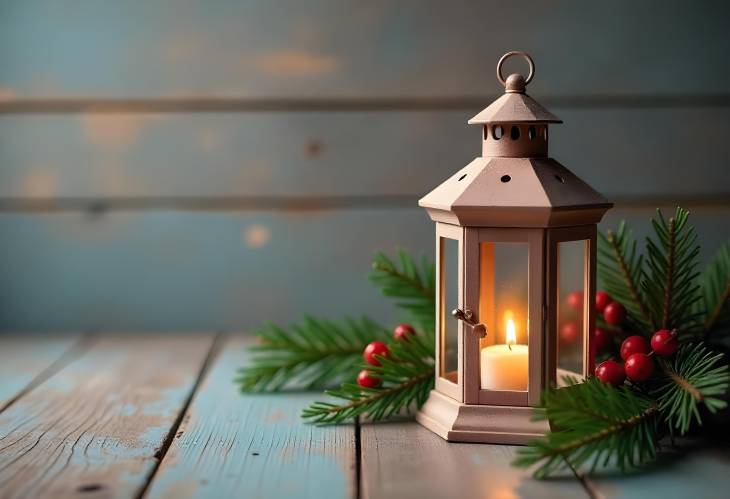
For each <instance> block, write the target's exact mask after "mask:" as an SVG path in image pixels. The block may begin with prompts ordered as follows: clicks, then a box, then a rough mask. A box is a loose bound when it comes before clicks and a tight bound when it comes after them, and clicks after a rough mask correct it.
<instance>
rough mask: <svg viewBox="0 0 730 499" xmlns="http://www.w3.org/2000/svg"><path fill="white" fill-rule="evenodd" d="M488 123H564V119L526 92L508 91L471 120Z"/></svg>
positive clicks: (480, 123)
mask: <svg viewBox="0 0 730 499" xmlns="http://www.w3.org/2000/svg"><path fill="white" fill-rule="evenodd" d="M486 123H562V120H561V119H560V118H558V117H557V116H555V115H554V114H553V113H551V112H550V111H548V110H547V109H545V108H544V107H542V106H541V105H540V104H539V103H538V102H537V101H536V100H535V99H533V98H532V97H530V96H529V95H527V94H525V93H518V92H507V93H505V94H504V95H503V96H502V97H500V98H499V99H497V100H496V101H494V102H492V103H491V104H490V105H489V106H487V108H486V109H484V110H483V111H481V112H480V113H479V114H477V115H476V116H474V117H473V118H472V119H470V120H469V124H470V125H483V124H486Z"/></svg>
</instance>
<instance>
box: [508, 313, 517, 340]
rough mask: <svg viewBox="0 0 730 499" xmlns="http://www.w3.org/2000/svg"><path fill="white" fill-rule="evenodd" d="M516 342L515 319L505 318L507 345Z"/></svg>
mask: <svg viewBox="0 0 730 499" xmlns="http://www.w3.org/2000/svg"><path fill="white" fill-rule="evenodd" d="M515 343H517V333H516V332H515V321H513V320H512V319H507V345H510V346H511V345H514V344H515Z"/></svg>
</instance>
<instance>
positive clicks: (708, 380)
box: [653, 343, 730, 434]
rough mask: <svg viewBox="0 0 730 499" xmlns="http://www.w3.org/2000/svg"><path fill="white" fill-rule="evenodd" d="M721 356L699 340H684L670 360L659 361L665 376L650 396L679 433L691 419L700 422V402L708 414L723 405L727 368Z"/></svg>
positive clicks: (728, 375) (728, 382) (729, 373)
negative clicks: (695, 342)
mask: <svg viewBox="0 0 730 499" xmlns="http://www.w3.org/2000/svg"><path fill="white" fill-rule="evenodd" d="M722 358H723V355H722V354H721V353H715V352H713V351H711V350H709V349H708V348H707V347H705V346H704V345H703V344H701V343H698V344H692V343H686V344H684V345H682V347H681V348H680V349H679V351H678V352H677V353H676V355H675V357H674V358H673V359H671V360H668V361H665V360H660V361H659V362H660V364H661V367H662V371H663V373H664V375H665V378H664V379H663V382H662V384H661V385H660V386H659V388H657V389H656V391H655V392H654V393H653V396H654V397H655V398H656V400H657V402H658V403H659V409H660V410H661V412H662V416H663V418H664V419H665V420H666V421H667V423H668V424H669V425H670V426H671V427H672V428H674V429H676V430H678V431H679V432H680V433H681V434H684V433H686V432H687V431H688V430H689V429H690V426H691V424H692V422H693V421H694V422H696V423H697V424H702V419H701V417H700V412H699V407H700V404H702V405H704V406H705V407H706V408H707V410H709V411H710V412H712V413H714V412H717V411H718V410H720V409H723V408H725V407H726V406H727V402H726V401H725V400H723V399H721V398H720V397H721V396H722V395H723V394H725V392H727V389H728V386H729V385H730V371H728V366H727V365H725V364H721V363H720V362H721V360H722Z"/></svg>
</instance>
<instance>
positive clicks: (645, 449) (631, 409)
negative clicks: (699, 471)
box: [513, 378, 659, 478]
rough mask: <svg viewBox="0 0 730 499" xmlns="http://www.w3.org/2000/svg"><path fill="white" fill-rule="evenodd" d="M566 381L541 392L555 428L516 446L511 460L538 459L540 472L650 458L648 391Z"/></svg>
mask: <svg viewBox="0 0 730 499" xmlns="http://www.w3.org/2000/svg"><path fill="white" fill-rule="evenodd" d="M566 381H568V386H566V387H563V388H557V389H556V388H553V389H549V390H547V391H546V392H545V394H544V397H543V408H544V410H543V411H541V412H538V413H537V414H538V417H540V418H547V419H548V420H549V421H550V424H551V427H552V428H553V431H551V432H550V433H548V434H547V435H546V436H545V437H543V438H539V439H536V440H533V441H532V442H530V444H529V445H528V446H527V447H523V448H520V449H519V450H518V451H517V458H516V459H515V461H514V462H513V464H514V465H515V466H520V467H529V466H532V465H534V464H536V463H538V462H540V463H541V464H540V465H539V466H538V467H537V469H536V470H535V476H536V477H538V478H543V477H546V476H548V475H550V474H552V473H554V472H556V471H559V470H561V469H563V468H565V466H566V464H569V465H570V466H572V467H574V468H579V467H583V466H588V467H589V470H590V471H594V470H595V469H596V468H598V467H603V466H609V465H610V466H617V467H618V468H619V469H620V470H621V471H626V470H627V469H629V468H631V467H634V466H638V465H641V464H644V463H645V462H647V461H650V460H652V459H654V457H655V456H656V447H657V421H658V417H657V416H658V414H659V410H658V407H657V405H656V404H655V403H654V401H652V400H651V399H650V398H649V397H646V396H644V395H641V394H638V393H635V392H633V391H632V390H631V389H629V388H628V387H626V386H621V387H612V386H611V385H607V384H604V383H601V382H600V381H598V379H596V378H589V379H587V380H585V381H583V382H577V380H575V379H570V378H566Z"/></svg>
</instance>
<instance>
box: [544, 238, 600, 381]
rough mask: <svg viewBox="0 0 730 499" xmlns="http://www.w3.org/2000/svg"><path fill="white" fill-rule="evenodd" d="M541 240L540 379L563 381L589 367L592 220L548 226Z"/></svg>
mask: <svg viewBox="0 0 730 499" xmlns="http://www.w3.org/2000/svg"><path fill="white" fill-rule="evenodd" d="M547 241H548V244H547V266H548V282H547V304H548V310H549V314H548V324H547V332H548V334H547V338H548V354H547V360H548V362H547V363H546V366H547V368H548V370H547V372H546V379H547V380H548V382H549V383H550V384H551V385H555V386H563V385H564V384H565V381H564V378H565V377H566V376H570V377H573V378H578V379H581V378H584V377H585V376H587V375H588V374H590V373H592V372H593V369H594V365H593V364H594V358H595V352H594V351H593V349H594V346H593V341H592V336H593V331H594V329H595V294H596V276H595V272H592V271H591V269H595V268H596V226H595V225H585V226H578V227H561V228H556V229H548V238H547Z"/></svg>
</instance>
